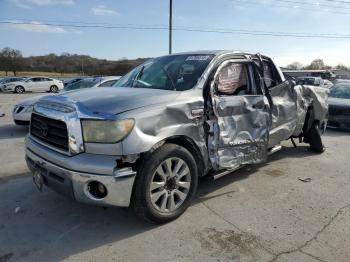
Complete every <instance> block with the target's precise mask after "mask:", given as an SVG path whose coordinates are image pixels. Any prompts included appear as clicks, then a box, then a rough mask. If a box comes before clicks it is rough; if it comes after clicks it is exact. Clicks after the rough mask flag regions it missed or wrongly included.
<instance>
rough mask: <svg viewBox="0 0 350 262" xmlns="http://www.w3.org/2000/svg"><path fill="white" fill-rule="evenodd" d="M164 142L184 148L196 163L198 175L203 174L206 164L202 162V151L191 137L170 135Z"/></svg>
mask: <svg viewBox="0 0 350 262" xmlns="http://www.w3.org/2000/svg"><path fill="white" fill-rule="evenodd" d="M164 143H172V144H176V145H179V146H182V147H184V148H186V149H187V150H188V151H189V152H190V153H191V154H192V156H193V157H194V159H195V161H196V163H197V169H198V175H199V176H204V175H205V170H206V165H205V163H204V160H203V157H202V153H201V151H200V149H199V148H198V146H197V145H196V144H195V142H194V141H193V140H192V139H191V138H189V137H185V136H176V137H170V138H167V139H166V140H165V141H164Z"/></svg>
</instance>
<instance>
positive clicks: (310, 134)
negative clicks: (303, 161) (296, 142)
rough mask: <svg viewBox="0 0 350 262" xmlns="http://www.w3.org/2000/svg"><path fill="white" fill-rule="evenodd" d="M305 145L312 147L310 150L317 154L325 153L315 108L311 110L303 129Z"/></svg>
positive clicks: (307, 114) (308, 112)
mask: <svg viewBox="0 0 350 262" xmlns="http://www.w3.org/2000/svg"><path fill="white" fill-rule="evenodd" d="M303 134H304V143H308V144H309V145H310V150H311V151H312V152H315V153H323V152H324V150H325V148H324V145H323V142H322V137H321V132H320V126H319V124H318V122H317V121H315V117H314V111H313V108H309V109H308V111H307V113H306V117H305V123H304V127H303Z"/></svg>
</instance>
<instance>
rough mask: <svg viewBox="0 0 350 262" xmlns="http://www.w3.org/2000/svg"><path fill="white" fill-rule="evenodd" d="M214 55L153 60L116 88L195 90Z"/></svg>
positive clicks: (123, 78)
mask: <svg viewBox="0 0 350 262" xmlns="http://www.w3.org/2000/svg"><path fill="white" fill-rule="evenodd" d="M213 57H214V55H172V56H164V57H160V58H155V59H151V60H149V61H147V62H145V63H144V64H142V65H140V66H138V67H136V68H135V69H133V70H132V71H131V72H129V73H128V74H126V75H125V76H124V77H122V78H121V79H120V80H119V81H118V82H117V83H116V84H115V85H114V86H115V87H134V88H152V89H163V90H176V91H184V90H188V89H191V88H193V87H194V86H195V85H196V84H197V81H198V79H199V78H200V77H201V75H202V74H203V71H204V70H205V68H206V67H207V66H208V64H209V62H210V61H211V60H212V59H213Z"/></svg>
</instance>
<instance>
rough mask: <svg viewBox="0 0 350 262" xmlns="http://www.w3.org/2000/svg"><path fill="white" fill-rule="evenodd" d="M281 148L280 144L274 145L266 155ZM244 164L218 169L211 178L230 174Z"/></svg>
mask: <svg viewBox="0 0 350 262" xmlns="http://www.w3.org/2000/svg"><path fill="white" fill-rule="evenodd" d="M281 149H282V146H281V145H276V146H274V147H273V148H271V149H269V151H268V155H272V154H274V153H276V152H278V151H280V150H281ZM245 166H246V165H241V166H239V167H236V168H233V169H228V170H223V171H218V172H217V173H214V174H212V175H211V177H212V179H213V180H216V179H219V178H221V177H223V176H226V175H228V174H230V173H232V172H234V171H236V170H238V169H241V168H242V167H245Z"/></svg>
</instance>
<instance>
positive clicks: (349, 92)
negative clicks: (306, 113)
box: [329, 85, 350, 99]
mask: <svg viewBox="0 0 350 262" xmlns="http://www.w3.org/2000/svg"><path fill="white" fill-rule="evenodd" d="M329 96H330V97H336V98H345V99H350V85H335V86H333V87H332V88H331V90H330V93H329Z"/></svg>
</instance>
